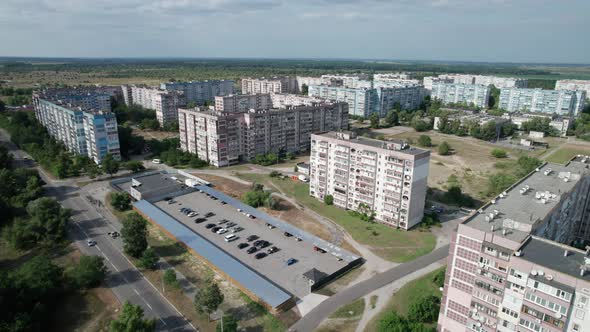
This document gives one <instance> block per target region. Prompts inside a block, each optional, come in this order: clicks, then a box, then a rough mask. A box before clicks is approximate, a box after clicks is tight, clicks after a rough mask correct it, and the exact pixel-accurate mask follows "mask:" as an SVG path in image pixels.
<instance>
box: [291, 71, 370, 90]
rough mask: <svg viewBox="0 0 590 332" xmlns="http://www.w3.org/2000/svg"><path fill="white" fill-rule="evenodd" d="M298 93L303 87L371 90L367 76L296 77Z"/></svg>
mask: <svg viewBox="0 0 590 332" xmlns="http://www.w3.org/2000/svg"><path fill="white" fill-rule="evenodd" d="M296 80H297V86H298V89H299V90H298V91H303V85H306V86H308V87H309V86H311V85H329V86H334V87H340V88H351V89H356V88H372V85H371V81H369V75H368V74H351V75H322V76H321V77H311V76H297V78H296Z"/></svg>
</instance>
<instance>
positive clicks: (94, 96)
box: [40, 86, 122, 111]
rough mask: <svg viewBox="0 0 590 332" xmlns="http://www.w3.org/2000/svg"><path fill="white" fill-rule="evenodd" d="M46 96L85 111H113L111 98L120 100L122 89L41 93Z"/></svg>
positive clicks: (51, 90) (64, 90) (86, 88)
mask: <svg viewBox="0 0 590 332" xmlns="http://www.w3.org/2000/svg"><path fill="white" fill-rule="evenodd" d="M40 93H41V94H43V95H44V96H51V99H52V100H55V101H58V102H60V103H62V104H69V105H72V106H75V107H81V108H83V109H93V110H99V111H110V110H111V98H120V97H121V96H122V90H121V88H120V87H110V86H100V87H98V86H80V87H75V88H48V89H43V90H42V91H41V92H40Z"/></svg>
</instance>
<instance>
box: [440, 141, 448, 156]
mask: <svg viewBox="0 0 590 332" xmlns="http://www.w3.org/2000/svg"><path fill="white" fill-rule="evenodd" d="M438 154H440V155H441V156H448V155H450V154H451V146H450V145H449V143H447V141H443V142H442V143H440V145H439V146H438Z"/></svg>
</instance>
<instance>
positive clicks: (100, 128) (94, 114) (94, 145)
mask: <svg viewBox="0 0 590 332" xmlns="http://www.w3.org/2000/svg"><path fill="white" fill-rule="evenodd" d="M62 100H63V98H62V99H54V98H53V96H52V95H49V94H45V93H42V92H41V93H39V92H37V93H34V94H33V104H34V105H35V115H36V117H37V119H38V120H39V122H40V123H41V124H42V125H43V126H44V127H45V128H46V129H47V132H48V133H49V135H50V136H51V137H53V138H54V139H55V140H57V141H60V142H62V143H63V144H64V145H65V147H66V148H67V149H68V151H70V152H72V153H74V154H77V155H83V156H88V157H89V158H90V159H92V160H94V162H96V163H98V164H99V163H100V162H101V161H102V159H103V158H104V157H105V156H106V155H107V154H111V155H113V157H114V158H116V159H120V158H121V153H120V147H119V134H118V129H117V118H116V116H115V114H113V113H111V112H110V111H107V110H98V109H92V108H85V107H84V106H78V105H76V104H68V103H65V102H63V101H62ZM76 100H77V99H76Z"/></svg>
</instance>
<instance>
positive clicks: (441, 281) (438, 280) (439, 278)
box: [432, 269, 445, 288]
mask: <svg viewBox="0 0 590 332" xmlns="http://www.w3.org/2000/svg"><path fill="white" fill-rule="evenodd" d="M432 282H433V283H434V284H435V285H436V286H437V287H438V288H440V287H443V286H444V285H445V270H444V269H443V270H440V271H438V272H437V273H436V274H435V275H434V276H433V277H432Z"/></svg>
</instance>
